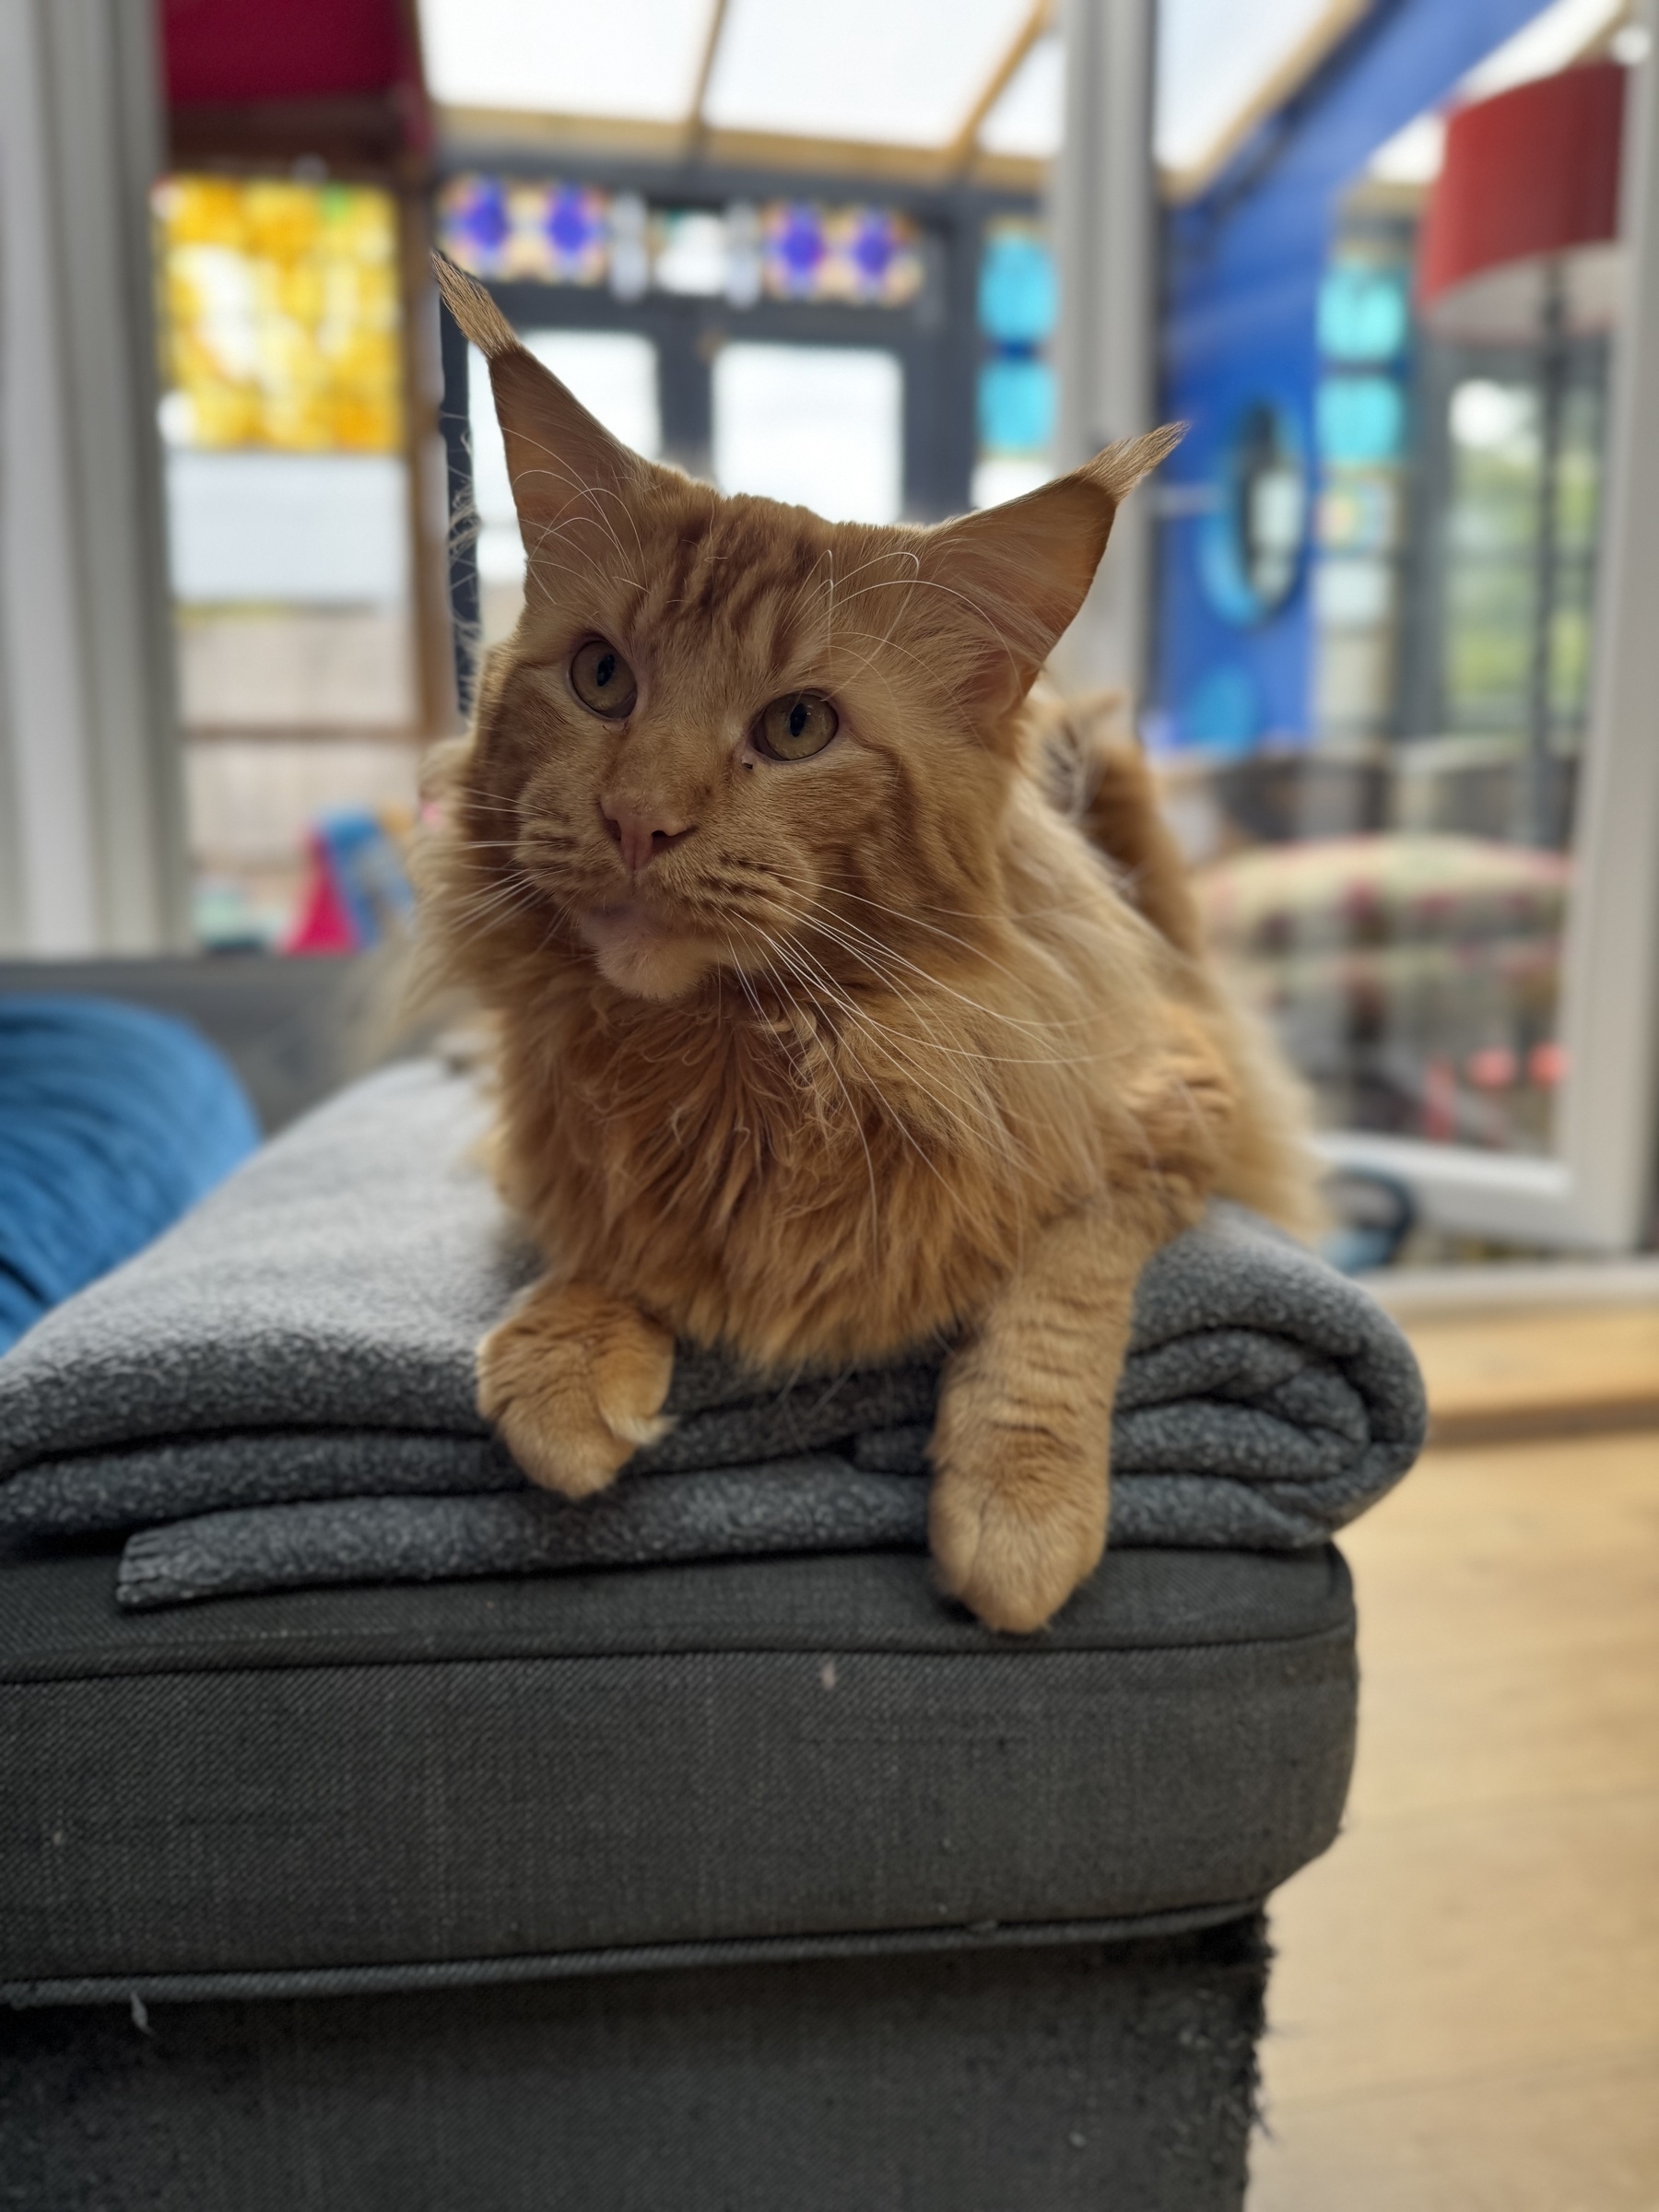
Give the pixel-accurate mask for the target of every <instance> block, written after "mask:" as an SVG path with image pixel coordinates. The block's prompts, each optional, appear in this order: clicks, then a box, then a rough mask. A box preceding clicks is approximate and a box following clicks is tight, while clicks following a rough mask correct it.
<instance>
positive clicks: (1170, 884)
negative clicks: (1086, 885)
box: [1033, 691, 1204, 960]
mask: <svg viewBox="0 0 1659 2212" xmlns="http://www.w3.org/2000/svg"><path fill="white" fill-rule="evenodd" d="M1033 705H1034V706H1035V708H1036V710H1037V714H1038V721H1039V729H1040V734H1041V745H1042V752H1043V768H1044V774H1045V780H1046V781H1047V782H1049V785H1050V788H1051V790H1052V792H1053V796H1054V797H1055V799H1056V800H1057V801H1058V803H1059V804H1060V805H1061V806H1062V807H1063V808H1064V809H1065V812H1066V813H1068V814H1069V815H1071V817H1072V818H1073V819H1074V820H1075V821H1076V822H1077V824H1078V826H1079V828H1080V829H1081V830H1083V831H1084V833H1085V835H1086V836H1087V837H1088V839H1089V841H1090V842H1091V843H1092V844H1094V845H1096V846H1098V847H1099V849H1100V852H1102V853H1104V854H1105V855H1106V857H1107V859H1108V860H1109V861H1110V862H1111V863H1112V868H1113V871H1114V873H1115V874H1116V876H1117V877H1118V881H1119V883H1120V885H1121V887H1122V888H1123V892H1124V897H1125V898H1126V899H1127V900H1129V902H1130V904H1131V905H1132V906H1134V907H1135V910H1136V912H1139V913H1141V914H1143V915H1144V916H1145V917H1146V919H1147V921H1148V922H1150V923H1151V924H1152V926H1153V928H1154V929H1156V930H1157V931H1158V932H1159V934H1160V935H1162V936H1164V937H1165V938H1167V939H1168V941H1169V942H1170V943H1171V945H1173V946H1174V947H1175V949H1176V951H1177V952H1181V953H1184V954H1185V955H1186V956H1187V958H1188V959H1194V960H1196V959H1202V957H1203V953H1204V925H1203V923H1202V921H1201V919H1200V917H1199V912H1198V901H1197V900H1196V899H1195V898H1194V894H1193V887H1192V883H1191V881H1190V879H1189V877H1188V873H1187V864H1186V860H1185V858H1184V856H1183V854H1182V850H1181V847H1180V846H1179V845H1178V844H1177V843H1176V841H1175V838H1174V834H1173V832H1172V831H1171V829H1170V826H1169V824H1168V823H1167V822H1166V821H1165V820H1164V818H1163V816H1162V814H1161V813H1160V811H1159V805H1158V793H1157V790H1156V788H1155V786H1154V784H1153V782H1152V771H1151V770H1150V769H1149V768H1148V767H1147V758H1146V755H1145V754H1144V753H1143V752H1142V751H1141V748H1140V743H1139V740H1138V739H1137V738H1136V736H1135V724H1134V723H1133V721H1132V719H1131V717H1130V712H1129V700H1128V695H1127V694H1126V693H1125V692H1122V691H1098V692H1095V693H1093V694H1091V695H1088V696H1086V697H1084V698H1082V699H1076V700H1060V699H1058V698H1055V697H1053V695H1048V696H1043V697H1038V698H1035V699H1034V700H1033Z"/></svg>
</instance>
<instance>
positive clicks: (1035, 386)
mask: <svg viewBox="0 0 1659 2212" xmlns="http://www.w3.org/2000/svg"><path fill="white" fill-rule="evenodd" d="M979 432H980V443H981V445H982V446H983V447H985V448H986V449H987V450H988V451H989V452H991V453H1041V452H1042V451H1043V450H1044V448H1045V447H1046V446H1047V445H1048V442H1049V441H1050V439H1051V438H1052V437H1053V433H1054V372H1053V370H1052V369H1051V368H1050V367H1049V365H1048V363H1047V362H1046V361H1038V360H1032V359H1029V358H1027V359H1018V358H1015V359H1008V358H1004V359H999V360H994V361H986V362H985V363H984V365H983V367H982V369H981V370H980V374H979Z"/></svg>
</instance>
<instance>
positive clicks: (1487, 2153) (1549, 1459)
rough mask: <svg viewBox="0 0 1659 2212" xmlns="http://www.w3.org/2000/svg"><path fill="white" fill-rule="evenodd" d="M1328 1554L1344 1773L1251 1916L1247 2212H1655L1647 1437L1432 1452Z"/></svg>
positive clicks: (1656, 1846) (1652, 1447)
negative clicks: (1255, 1993) (1255, 2113)
mask: <svg viewBox="0 0 1659 2212" xmlns="http://www.w3.org/2000/svg"><path fill="white" fill-rule="evenodd" d="M1620 1342H1621V1344H1622V1343H1623V1339H1620ZM1424 1348H1425V1350H1426V1351H1427V1349H1428V1347H1426V1346H1425V1347H1424ZM1465 1348H1466V1347H1465ZM1627 1348H1628V1347H1627ZM1425 1364H1426V1366H1428V1367H1429V1368H1430V1376H1431V1381H1432V1374H1433V1362H1432V1360H1431V1359H1426V1361H1425ZM1453 1364H1455V1362H1453ZM1344 1548H1345V1549H1346V1551H1347V1556H1348V1559H1349V1560H1350V1562H1351V1564H1352V1566H1353V1569H1354V1573H1355V1580H1356V1583H1357V1584H1358V1588H1359V1618H1360V1637H1359V1641H1360V1656H1361V1665H1362V1667H1363V1675H1364V1686H1363V1688H1362V1691H1361V1702H1360V1730H1359V1767H1358V1771H1357V1772H1356V1775H1355V1781H1354V1789H1353V1794H1352V1797H1351V1799H1350V1802H1349V1806H1348V1816H1347V1826H1346V1829H1345V1832H1344V1833H1343V1835H1342V1836H1341V1838H1340V1839H1339V1840H1338V1841H1337V1842H1336V1844H1335V1847H1334V1848H1333V1849H1332V1850H1331V1851H1330V1852H1329V1853H1327V1854H1326V1856H1325V1857H1324V1859H1322V1860H1320V1861H1318V1862H1317V1863H1316V1864H1315V1865H1312V1866H1310V1867H1308V1868H1307V1869H1306V1870H1305V1871H1304V1872H1303V1873H1302V1874H1301V1875H1300V1876H1299V1877H1297V1878H1296V1879H1295V1880H1294V1881H1293V1882H1290V1883H1289V1884H1288V1885H1287V1887H1286V1888H1284V1889H1283V1890H1281V1891H1280V1892H1279V1895H1278V1897H1277V1900H1276V1901H1275V1907H1274V1914H1273V1924H1274V1936H1275V1940H1276V1942H1277V1946H1278V1951H1279V1957H1278V1962H1277V1967H1276V1969H1275V1978H1274V1984H1273V1990H1272V1995H1271V1999H1270V2007H1269V2010H1270V2032H1269V2035H1268V2038H1267V2041H1266V2043H1265V2050H1264V2058H1265V2092H1266V2108H1267V2117H1268V2123H1269V2125H1270V2127H1271V2130H1272V2134H1271V2137H1270V2138H1268V2139H1266V2140H1264V2139H1263V2138H1261V2137H1260V2136H1258V2138H1257V2140H1256V2144H1255V2147H1254V2151H1253V2161H1252V2172H1253V2182H1252V2187H1251V2193H1250V2212H1659V1430H1653V1429H1651V1428H1650V1429H1648V1430H1641V1431H1632V1432H1627V1433H1621V1434H1601V1435H1579V1436H1566V1437H1563V1436H1556V1437H1553V1438H1535V1439H1534V1440H1531V1441H1511V1442H1502V1443H1484V1444H1461V1445H1457V1446H1440V1447H1437V1448H1436V1449H1435V1450H1433V1451H1431V1452H1430V1453H1429V1454H1428V1455H1427V1456H1426V1457H1425V1458H1424V1460H1423V1461H1422V1463H1421V1464H1420V1465H1419V1466H1418V1469H1417V1470H1416V1472H1415V1473H1414V1474H1412V1475H1411V1476H1410V1477H1408V1478H1407V1479H1406V1482H1405V1484H1404V1485H1403V1486H1402V1487H1401V1488H1400V1489H1399V1490H1397V1491H1396V1492H1395V1493H1394V1495H1393V1496H1392V1497H1391V1498H1389V1499H1388V1500H1385V1501H1384V1502H1383V1503H1382V1505H1381V1506H1380V1507H1378V1509H1377V1510H1376V1511H1375V1512H1372V1513H1371V1514H1369V1515H1367V1516H1366V1517H1365V1519H1364V1520H1362V1521H1361V1522H1359V1524H1357V1525H1356V1526H1355V1527H1354V1528H1353V1529H1352V1530H1350V1531H1349V1532H1348V1534H1347V1536H1345V1538H1344Z"/></svg>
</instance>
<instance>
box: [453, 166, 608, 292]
mask: <svg viewBox="0 0 1659 2212" xmlns="http://www.w3.org/2000/svg"><path fill="white" fill-rule="evenodd" d="M438 234H439V238H440V240H441V243H442V246H443V250H444V252H445V253H447V254H448V255H449V257H450V259H451V260H452V261H453V262H454V263H455V265H457V267H460V268H463V269H469V270H470V271H471V272H472V274H473V275H474V276H475V277H497V278H500V279H503V280H506V281H509V282H511V281H513V280H515V279H516V280H518V281H520V282H524V283H531V284H580V285H594V284H603V283H605V281H606V278H607V277H608V276H609V274H610V198H609V195H608V194H606V193H603V192H595V191H594V190H593V189H592V188H591V187H590V186H587V185H583V184H565V183H559V182H547V183H540V182H523V181H520V180H518V179H516V178H503V177H489V176H477V175H470V176H462V177H453V178H452V179H451V181H450V182H448V183H447V184H446V185H445V186H444V187H443V190H442V193H441V195H440V197H439V202H438Z"/></svg>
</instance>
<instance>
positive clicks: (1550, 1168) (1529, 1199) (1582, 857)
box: [1322, 60, 1659, 1251]
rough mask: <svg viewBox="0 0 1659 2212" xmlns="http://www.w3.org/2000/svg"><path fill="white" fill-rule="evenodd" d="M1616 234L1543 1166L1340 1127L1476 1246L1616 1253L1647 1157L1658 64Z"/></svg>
mask: <svg viewBox="0 0 1659 2212" xmlns="http://www.w3.org/2000/svg"><path fill="white" fill-rule="evenodd" d="M1625 99H1626V107H1625V145H1624V167H1623V175H1622V178H1621V180H1620V224H1619V231H1620V236H1621V237H1622V238H1623V240H1624V241H1625V247H1626V271H1627V274H1626V292H1625V312H1624V320H1623V323H1622V324H1621V325H1620V327H1619V329H1618V334H1617V335H1616V337H1615V340H1614V345H1613V380H1612V406H1611V410H1610V416H1609V434H1608V441H1607V460H1606V471H1605V474H1604V478H1603V480H1604V482H1605V484H1606V487H1607V491H1606V509H1605V515H1604V522H1603V535H1602V552H1601V559H1600V562H1599V569H1598V574H1599V588H1598V591H1597V595H1596V609H1595V655H1594V677H1593V681H1592V689H1591V708H1590V720H1589V726H1588V728H1587V730H1586V732H1585V737H1584V751H1583V769H1582V771H1581V780H1580V783H1579V792H1578V818H1577V821H1576V823H1575V826H1574V833H1573V841H1572V857H1573V873H1572V880H1571V892H1570V895H1569V899H1568V909H1567V926H1566V934H1565V940H1564V943H1563V947H1562V960H1561V995H1560V1001H1559V1027H1558V1035H1559V1041H1560V1042H1561V1044H1562V1045H1563V1046H1564V1047H1565V1048H1566V1070H1565V1075H1564V1078H1563V1081H1562V1085H1561V1088H1560V1089H1559V1092H1558V1093H1557V1112H1556V1144H1555V1148H1554V1151H1553V1154H1552V1155H1550V1156H1548V1157H1546V1158H1542V1159H1538V1158H1532V1159H1529V1158H1526V1157H1525V1156H1524V1155H1519V1154H1514V1153H1503V1152H1479V1151H1475V1150H1473V1149H1471V1148H1469V1147H1464V1146H1457V1145H1431V1144H1424V1143H1420V1142H1418V1141H1417V1140H1415V1139H1408V1138H1401V1137H1394V1138H1390V1137H1382V1136H1372V1135H1367V1134H1366V1133H1365V1132H1364V1131H1362V1130H1343V1131H1340V1132H1337V1133H1335V1134H1333V1135H1329V1136H1327V1137H1325V1138H1324V1139H1323V1140H1322V1149H1323V1150H1324V1152H1325V1153H1326V1155H1327V1157H1329V1158H1330V1159H1333V1160H1335V1161H1337V1162H1339V1163H1341V1164H1343V1165H1345V1166H1353V1167H1360V1168H1377V1169H1381V1170H1382V1171H1385V1172H1387V1173H1390V1174H1394V1175H1398V1176H1400V1177H1402V1178H1403V1179H1404V1180H1405V1181H1406V1182H1408V1183H1409V1184H1410V1185H1411V1187H1412V1189H1413V1190H1414V1192H1415V1193H1416V1194H1417V1195H1418V1199H1419V1202H1420V1203H1421V1205H1422V1207H1423V1210H1424V1213H1425V1215H1426V1216H1427V1218H1429V1219H1430V1220H1431V1221H1434V1222H1437V1223H1438V1224H1440V1225H1441V1227H1443V1228H1446V1229H1450V1230H1461V1231H1464V1232H1465V1233H1467V1234H1471V1235H1476V1236H1489V1237H1494V1238H1501V1239H1506V1240H1511V1241H1517V1242H1523V1243H1538V1244H1548V1245H1567V1246H1581V1247H1583V1248H1585V1249H1587V1250H1593V1251H1594V1250H1599V1251H1630V1250H1631V1249H1633V1248H1634V1247H1636V1246H1637V1245H1639V1244H1641V1242H1643V1241H1645V1239H1646V1237H1647V1234H1648V1231H1649V1230H1650V1228H1651V1225H1652V1207H1653V1179H1654V1171H1655V1166H1656V1164H1659V1162H1656V1159H1655V1155H1656V1154H1659V67H1656V66H1655V65H1654V62H1653V60H1647V61H1643V62H1640V63H1638V64H1636V65H1634V66H1633V67H1632V68H1631V69H1630V72H1629V74H1628V76H1627V80H1626V94H1625Z"/></svg>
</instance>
